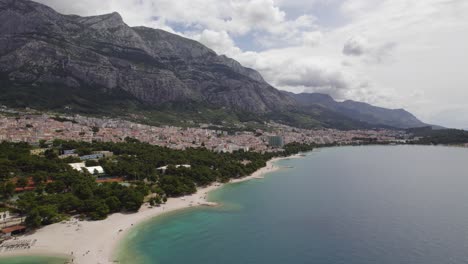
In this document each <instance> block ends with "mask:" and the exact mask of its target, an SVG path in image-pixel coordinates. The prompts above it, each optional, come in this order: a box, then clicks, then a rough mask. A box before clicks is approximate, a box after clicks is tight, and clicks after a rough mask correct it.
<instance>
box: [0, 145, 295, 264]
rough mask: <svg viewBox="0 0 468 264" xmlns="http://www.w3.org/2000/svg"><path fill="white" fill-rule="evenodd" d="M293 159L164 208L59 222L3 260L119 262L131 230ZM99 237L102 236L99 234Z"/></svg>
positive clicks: (204, 203)
mask: <svg viewBox="0 0 468 264" xmlns="http://www.w3.org/2000/svg"><path fill="white" fill-rule="evenodd" d="M290 158H302V156H300V154H295V155H292V156H289V157H278V158H273V159H271V160H269V161H267V164H266V166H265V167H263V168H260V169H258V170H257V171H255V172H254V173H252V174H251V175H249V176H246V177H243V178H240V179H233V180H231V181H229V182H228V183H213V184H212V185H210V186H207V187H203V188H199V189H198V190H197V192H196V193H194V194H192V195H188V196H184V197H178V198H169V199H168V200H167V202H166V203H165V204H162V205H161V206H160V207H152V208H150V207H149V206H148V205H147V204H146V203H145V204H143V205H142V207H141V208H140V210H139V211H138V212H136V213H131V214H125V213H115V214H112V215H109V216H108V217H107V218H106V219H104V220H101V221H78V220H77V219H74V218H72V219H70V220H69V221H65V222H60V223H55V224H52V225H49V226H45V227H42V228H40V229H38V230H36V231H35V232H34V233H32V234H27V235H23V236H19V237H18V239H19V240H21V239H32V240H34V239H36V240H37V242H36V244H35V245H34V246H33V247H31V248H30V249H17V250H14V251H8V252H5V251H3V250H2V251H0V260H1V259H2V258H5V257H7V258H9V257H21V256H50V257H61V258H62V257H63V258H68V259H69V260H72V259H73V263H78V264H88V263H98V264H107V263H115V261H116V258H117V257H118V256H117V254H116V253H117V252H116V251H117V250H118V248H119V245H120V243H121V242H122V241H123V240H124V238H125V237H126V235H127V234H128V232H129V231H130V229H132V228H133V227H135V226H136V225H138V224H141V223H143V222H146V221H148V220H150V219H152V218H155V217H158V216H160V215H163V214H166V213H169V212H174V211H177V210H181V209H186V208H191V207H197V206H216V205H218V204H217V203H213V202H209V201H208V200H207V196H208V193H209V192H211V191H214V190H217V189H219V188H221V187H223V186H224V185H225V184H230V183H239V182H244V181H249V180H253V179H262V178H264V175H265V174H268V173H271V172H274V171H277V170H279V169H280V167H279V166H276V165H275V164H274V163H275V162H277V161H279V160H283V159H290ZM97 234H98V235H97Z"/></svg>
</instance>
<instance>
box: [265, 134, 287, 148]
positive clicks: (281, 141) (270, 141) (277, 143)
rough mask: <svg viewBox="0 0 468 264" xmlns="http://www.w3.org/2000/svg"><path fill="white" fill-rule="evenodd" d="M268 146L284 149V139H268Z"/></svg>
mask: <svg viewBox="0 0 468 264" xmlns="http://www.w3.org/2000/svg"><path fill="white" fill-rule="evenodd" d="M268 145H269V146H270V147H273V148H282V147H283V146H284V138H283V137H281V136H270V137H268Z"/></svg>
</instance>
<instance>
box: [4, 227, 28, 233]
mask: <svg viewBox="0 0 468 264" xmlns="http://www.w3.org/2000/svg"><path fill="white" fill-rule="evenodd" d="M20 230H26V227H25V226H22V225H15V226H10V227H7V228H3V229H2V233H4V234H8V233H11V232H15V231H20Z"/></svg>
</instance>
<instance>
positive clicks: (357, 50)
mask: <svg viewBox="0 0 468 264" xmlns="http://www.w3.org/2000/svg"><path fill="white" fill-rule="evenodd" d="M368 46H369V44H368V43H367V39H365V38H363V37H361V36H356V37H352V38H350V39H348V40H347V41H346V42H345V44H344V47H343V54H345V55H348V56H361V55H364V53H366V52H367V50H368V48H369V47H368Z"/></svg>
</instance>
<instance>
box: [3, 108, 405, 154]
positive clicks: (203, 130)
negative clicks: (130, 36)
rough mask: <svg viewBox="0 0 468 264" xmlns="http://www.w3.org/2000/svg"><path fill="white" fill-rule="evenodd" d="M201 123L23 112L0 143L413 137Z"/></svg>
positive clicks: (275, 144)
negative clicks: (227, 127)
mask: <svg viewBox="0 0 468 264" xmlns="http://www.w3.org/2000/svg"><path fill="white" fill-rule="evenodd" d="M212 127H213V126H212V125H209V124H202V125H200V127H197V128H195V127H188V128H185V127H184V128H183V127H174V126H161V127H156V126H150V125H143V124H137V123H134V122H130V121H126V120H119V119H104V118H93V117H85V116H80V115H75V116H60V117H58V116H53V115H47V114H37V115H31V114H24V115H19V116H14V117H11V116H10V117H8V116H0V141H8V142H27V143H30V144H37V143H38V142H40V141H52V140H54V139H62V140H76V141H84V142H123V141H124V140H125V138H134V139H137V140H139V141H141V142H146V143H149V144H152V145H157V146H162V147H168V148H172V149H178V150H184V149H187V148H196V147H205V148H207V149H209V150H212V151H215V152H234V151H237V150H244V151H254V152H268V151H272V149H273V151H277V150H278V149H280V148H281V147H282V146H283V145H284V144H288V143H292V142H297V143H302V144H317V145H326V144H339V145H351V144H359V143H362V142H364V141H365V142H373V143H406V142H407V141H408V140H409V139H410V138H411V135H410V134H408V133H406V132H405V131H399V130H388V129H379V130H348V131H342V130H337V129H314V130H312V129H299V128H294V127H290V126H286V125H281V124H277V123H269V124H268V129H257V130H256V131H237V132H231V133H228V132H227V131H225V130H222V129H221V128H220V129H211V128H212Z"/></svg>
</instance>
